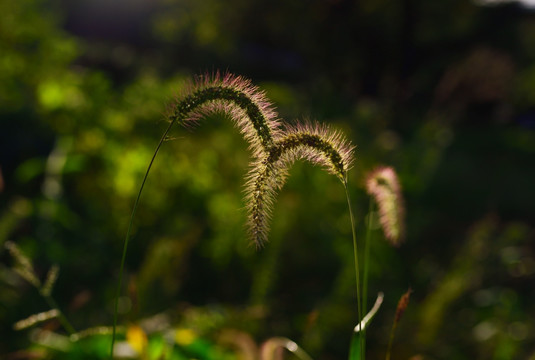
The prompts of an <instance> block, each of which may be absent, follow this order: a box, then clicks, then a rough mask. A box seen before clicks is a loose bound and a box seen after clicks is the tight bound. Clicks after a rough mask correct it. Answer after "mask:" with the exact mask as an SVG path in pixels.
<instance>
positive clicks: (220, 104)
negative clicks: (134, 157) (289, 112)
mask: <svg viewBox="0 0 535 360" xmlns="http://www.w3.org/2000/svg"><path fill="white" fill-rule="evenodd" d="M216 112H220V113H224V114H227V115H228V116H230V117H231V119H232V120H233V122H234V123H235V125H236V126H237V127H238V129H239V130H240V132H241V133H242V134H243V135H244V137H245V139H246V140H247V141H248V142H249V144H250V147H251V149H252V150H253V154H254V155H258V154H260V153H262V152H263V151H265V150H266V149H268V148H270V147H271V146H272V145H273V141H274V138H275V137H276V136H277V135H278V134H279V132H280V130H279V127H280V121H279V119H278V115H277V113H276V112H275V110H274V107H273V105H272V104H271V102H270V101H269V100H268V99H267V98H266V96H265V93H264V92H263V91H262V90H260V89H259V88H258V87H256V86H254V85H253V84H251V82H250V81H249V80H247V79H245V78H243V77H241V76H236V75H232V74H225V75H221V74H219V73H215V74H213V75H204V76H199V77H197V78H196V79H195V80H194V81H193V82H191V83H190V84H188V86H186V87H185V90H184V91H182V93H181V94H180V95H179V96H178V97H177V98H176V101H175V102H174V103H173V104H172V106H171V107H170V108H169V109H168V114H167V116H168V118H169V119H170V120H171V121H172V122H177V123H179V124H182V125H184V126H189V125H191V124H195V123H197V122H198V121H199V120H200V119H202V118H204V117H206V116H207V115H210V114H212V113H216Z"/></svg>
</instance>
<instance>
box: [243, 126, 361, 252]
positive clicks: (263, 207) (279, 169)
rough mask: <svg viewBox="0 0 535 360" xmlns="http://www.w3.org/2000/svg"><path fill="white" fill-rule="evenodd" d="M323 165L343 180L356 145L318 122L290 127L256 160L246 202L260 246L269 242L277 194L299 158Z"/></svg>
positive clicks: (252, 232) (251, 232) (253, 238)
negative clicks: (271, 219) (270, 224)
mask: <svg viewBox="0 0 535 360" xmlns="http://www.w3.org/2000/svg"><path fill="white" fill-rule="evenodd" d="M300 159H303V160H308V161H309V162H311V163H312V164H314V165H318V166H321V167H322V168H323V169H324V170H326V171H327V172H329V173H331V174H333V175H335V176H336V177H338V178H339V179H340V180H341V181H342V182H344V181H345V177H346V174H347V171H348V169H349V167H350V166H351V163H352V161H353V147H352V146H351V145H350V143H349V142H348V141H347V140H345V139H344V138H343V136H342V135H341V134H340V133H339V132H337V131H333V130H330V129H329V128H328V127H325V126H320V125H317V124H302V125H296V126H294V127H287V128H286V129H285V131H284V135H281V136H280V137H279V138H277V140H276V141H275V143H274V144H273V146H272V147H271V148H270V149H269V152H268V154H266V155H265V156H264V157H263V158H260V159H257V160H256V161H255V162H254V163H253V166H252V167H251V170H250V172H249V175H248V181H247V185H246V203H247V207H248V210H249V221H248V223H249V233H250V236H251V238H252V240H253V241H254V243H255V244H256V246H257V247H261V246H263V244H264V243H265V242H266V241H267V233H268V231H269V225H268V223H269V220H270V218H271V212H272V208H273V204H274V202H275V196H276V193H277V191H279V190H280V189H281V188H282V186H283V185H284V183H285V181H286V177H287V174H288V169H289V168H290V167H291V165H292V164H293V163H294V162H295V161H296V160H300Z"/></svg>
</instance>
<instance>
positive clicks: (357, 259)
mask: <svg viewBox="0 0 535 360" xmlns="http://www.w3.org/2000/svg"><path fill="white" fill-rule="evenodd" d="M344 188H345V190H346V198H347V207H348V209H349V217H350V219H351V232H352V235H353V257H354V261H355V278H356V284H357V312H358V324H360V322H361V320H362V308H361V304H360V299H361V297H360V272H359V257H358V248H357V233H356V231H355V218H354V216H353V210H352V208H351V200H350V198H349V187H348V186H347V179H344ZM360 349H361V350H360V352H361V357H360V358H361V359H362V360H365V358H364V338H363V337H360Z"/></svg>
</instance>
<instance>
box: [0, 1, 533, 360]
mask: <svg viewBox="0 0 535 360" xmlns="http://www.w3.org/2000/svg"><path fill="white" fill-rule="evenodd" d="M532 11H533V10H530V9H526V8H522V7H521V6H520V5H518V4H516V3H512V4H506V5H500V6H495V7H483V6H478V5H476V4H475V3H470V2H466V1H461V0H440V1H432V2H418V1H415V0H403V1H399V2H395V3H392V2H387V1H373V0H366V1H358V2H354V1H349V0H339V1H324V0H312V1H306V2H293V1H290V2H288V1H281V0H276V1H245V0H228V1H226V2H225V3H224V4H223V3H222V2H218V1H214V0H203V1H197V0H180V1H178V0H177V1H173V0H158V1H143V0H135V1H126V0H121V1H115V2H106V1H101V0H98V1H94V0H91V1H90V0H80V1H76V2H68V1H59V0H20V1H7V0H2V1H0V169H1V171H0V177H1V180H0V244H3V243H4V242H5V241H7V240H11V241H13V242H15V243H17V244H18V245H19V247H20V248H21V249H22V250H23V251H24V253H25V254H26V255H27V256H29V257H30V258H31V259H32V261H33V263H34V266H35V269H36V271H37V273H38V274H40V275H41V278H44V277H45V276H46V272H47V271H48V269H49V268H50V266H51V265H52V264H56V263H57V264H59V265H60V268H61V271H60V274H59V279H58V282H57V284H56V286H55V289H54V294H53V295H54V297H55V298H56V300H57V302H58V303H59V304H60V305H61V306H62V308H63V310H64V311H65V313H66V315H67V316H68V317H69V319H70V320H71V322H72V323H73V324H74V326H75V327H76V328H77V330H83V329H86V328H89V327H93V326H100V325H110V324H111V321H112V308H113V296H114V288H115V286H116V281H117V277H118V268H119V259H120V254H121V249H122V241H123V239H124V235H125V232H126V226H127V222H128V218H129V215H130V212H131V207H132V205H133V201H134V197H135V195H136V192H137V189H138V186H139V184H140V182H141V179H142V176H143V173H144V171H145V169H146V166H147V164H148V162H149V160H150V157H151V155H152V152H153V151H154V147H155V146H156V143H157V140H158V138H159V136H160V135H161V133H162V132H163V129H164V127H165V124H164V116H163V114H164V113H165V109H166V106H167V105H168V104H169V103H170V101H172V99H173V97H174V96H175V95H176V94H179V93H180V91H181V89H182V88H183V87H184V86H186V83H187V81H188V79H190V78H191V77H192V76H193V75H194V74H196V73H199V72H200V73H202V72H204V71H208V72H210V71H212V70H215V69H220V70H229V71H232V72H234V73H237V74H241V75H245V76H247V77H249V78H251V79H252V81H253V83H255V84H256V85H258V86H260V87H261V88H262V89H264V90H265V91H266V92H267V96H268V97H269V98H270V99H271V100H272V101H273V102H274V103H275V105H276V106H277V108H278V111H279V112H280V114H281V116H283V117H284V118H285V119H287V121H292V119H294V118H312V119H317V120H319V121H321V122H325V123H331V124H333V125H334V126H336V127H337V128H340V129H341V130H342V131H344V133H345V134H346V135H347V137H348V138H350V139H351V140H352V141H353V143H355V144H356V145H357V152H356V155H357V162H356V164H355V165H354V169H353V170H352V171H351V172H350V179H349V180H350V187H351V189H350V190H351V195H352V200H353V201H354V203H355V207H356V217H357V228H358V236H359V239H363V238H364V234H365V226H364V224H365V221H364V220H365V218H366V215H367V214H366V213H367V211H368V202H369V199H368V198H367V196H366V195H365V192H364V189H363V178H364V177H363V175H364V173H365V172H366V171H368V170H370V169H371V168H372V167H373V166H375V165H377V164H387V165H392V166H394V167H395V168H396V169H397V171H398V173H399V176H400V179H401V182H402V185H403V188H404V195H405V199H406V207H407V222H408V223H407V228H408V234H407V240H406V243H405V244H403V245H402V246H401V247H400V248H399V249H393V248H391V247H389V246H388V244H387V243H386V242H384V241H382V240H381V239H380V238H381V236H379V232H378V230H376V231H377V234H376V236H374V239H375V240H377V241H374V243H373V244H372V249H371V255H372V262H371V265H370V276H371V280H370V287H371V288H370V291H369V294H370V297H371V298H374V297H375V294H376V293H377V292H378V291H383V292H384V293H385V303H384V304H383V306H382V309H381V311H380V312H379V313H378V314H377V317H376V319H375V320H374V323H373V324H372V326H371V327H370V329H369V331H368V335H367V340H368V344H367V351H368V355H369V358H370V359H374V358H381V357H382V356H384V351H385V348H386V344H387V341H388V333H389V330H390V326H391V324H392V319H393V316H394V312H395V306H396V304H397V300H398V298H399V296H401V294H403V292H404V291H405V290H406V289H407V287H408V286H410V287H412V289H413V290H414V293H413V295H412V296H411V303H410V305H409V308H408V309H407V311H406V314H405V315H404V318H403V320H402V322H401V324H400V325H399V328H398V330H397V335H396V336H397V340H396V341H395V343H394V347H393V356H392V357H393V358H410V357H411V356H417V355H420V356H422V357H423V358H424V359H446V358H447V359H473V358H489V359H490V358H492V359H511V358H529V356H534V355H533V354H534V352H535V337H534V335H533V334H535V322H534V321H533V319H534V318H535V305H534V304H535V290H534V288H533V286H532V285H533V280H534V277H535V247H534V240H535V236H534V234H535V232H534V227H533V225H534V224H535V212H534V211H533V200H534V199H535V191H534V186H533V184H535V168H534V167H533V165H532V164H533V157H534V155H535V107H534V105H535V95H534V94H535V83H534V82H533V81H532V79H533V78H534V76H535V75H534V74H535V45H534V44H535V42H534V41H532V40H533V39H535V19H534V18H533V13H532ZM246 147H247V146H246V144H245V142H244V141H243V140H242V139H241V137H240V135H239V134H238V133H237V132H236V131H235V129H233V128H232V126H231V125H230V122H229V121H228V119H227V118H226V117H225V116H223V115H222V116H214V117H211V118H208V119H205V120H204V121H203V122H202V123H201V125H200V126H199V128H197V129H195V130H194V131H191V130H189V129H179V128H176V129H174V130H173V133H172V139H170V140H169V141H167V142H166V143H165V144H164V148H163V149H162V151H161V153H160V154H159V156H158V158H157V161H156V163H155V166H154V168H153V170H152V173H151V175H150V177H149V180H148V183H147V186H146V188H145V191H144V194H143V197H142V199H141V205H140V208H139V211H138V214H137V217H136V220H135V231H134V237H133V239H132V240H133V241H132V242H131V245H130V248H129V251H128V257H127V272H128V281H127V282H126V286H125V289H124V291H123V294H124V298H123V299H122V300H123V301H122V302H121V304H123V305H124V306H122V307H121V309H122V313H121V319H120V320H121V322H122V323H139V322H141V321H143V319H147V318H151V317H152V316H153V315H155V314H159V313H164V314H165V315H166V316H168V317H170V319H171V320H170V322H171V323H172V324H173V325H175V324H182V325H183V326H185V327H188V328H192V329H195V330H196V331H197V332H198V333H199V334H201V335H202V336H204V337H206V338H207V339H212V340H211V341H216V339H217V334H219V333H220V332H221V331H222V330H224V329H229V328H230V329H237V330H240V331H242V332H245V333H247V334H250V336H251V337H252V338H253V339H255V341H256V342H258V343H261V342H262V341H264V340H265V339H267V338H270V337H273V336H285V337H289V338H291V339H293V340H295V341H296V342H297V343H299V344H300V345H301V346H302V347H303V348H304V349H305V350H306V351H307V352H308V353H309V354H310V355H311V356H312V357H313V358H318V359H319V358H321V359H335V358H336V359H339V358H344V357H346V356H347V354H348V351H349V344H350V340H351V333H352V329H353V327H354V326H355V325H356V322H357V316H356V302H355V297H356V293H355V289H354V272H353V264H352V262H353V260H352V248H351V240H350V236H351V231H350V226H349V218H348V214H347V210H346V204H345V197H344V192H343V188H342V186H340V184H339V182H338V181H337V180H336V179H335V178H334V177H332V176H329V175H328V174H324V173H323V172H321V171H320V170H318V169H316V168H312V167H310V165H309V164H297V165H296V166H294V167H293V168H292V170H291V176H290V177H289V181H288V183H287V184H286V186H285V188H284V189H283V191H282V192H281V193H280V195H279V197H278V200H277V204H276V205H275V211H274V216H273V221H272V230H271V232H270V238H271V240H270V243H269V244H268V245H267V246H266V247H265V248H264V249H262V250H261V251H258V252H257V251H255V249H254V247H252V246H250V244H249V243H248V240H247V238H246V234H245V229H244V225H243V224H244V221H245V214H244V203H243V197H242V195H243V194H242V186H243V184H244V182H245V181H244V179H243V176H244V175H245V174H246V173H247V164H248V162H249V155H248V151H247V148H246ZM12 265H13V259H11V258H10V257H9V255H8V254H7V252H6V251H5V250H4V248H3V247H2V248H1V250H0V324H1V325H0V338H1V339H2V340H1V341H0V357H2V358H8V359H11V358H17V357H16V356H17V355H16V352H17V351H21V350H24V349H31V346H32V345H31V344H32V336H30V335H31V332H30V331H28V330H26V331H19V332H16V331H15V330H13V328H12V324H14V323H15V322H16V321H18V320H20V319H23V318H26V317H28V316H30V315H32V314H34V313H38V312H41V311H45V310H47V305H46V303H44V302H43V301H42V300H40V298H39V296H38V294H37V293H36V291H35V290H34V289H33V288H32V287H31V286H29V284H26V283H25V282H24V280H22V279H21V278H20V277H18V276H17V275H16V273H14V271H13V269H12ZM368 303H371V300H370V301H368ZM58 326H59V325H58V324H56V323H55V322H53V321H52V322H50V323H49V324H47V327H48V329H49V330H56V331H58V332H61V331H62V330H61V329H59V328H58ZM95 341H96V340H95Z"/></svg>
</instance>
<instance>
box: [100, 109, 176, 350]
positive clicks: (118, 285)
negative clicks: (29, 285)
mask: <svg viewBox="0 0 535 360" xmlns="http://www.w3.org/2000/svg"><path fill="white" fill-rule="evenodd" d="M175 122H176V119H173V120H172V121H171V122H170V123H169V126H168V127H167V129H166V130H165V132H164V133H163V135H162V138H161V139H160V141H159V142H158V146H156V149H155V150H154V154H153V155H152V159H151V160H150V163H149V166H148V167H147V171H146V172H145V176H144V177H143V181H142V182H141V186H140V188H139V192H138V194H137V197H136V201H135V202H134V207H133V208H132V214H131V215H130V221H129V223H128V230H127V231H126V237H125V239H124V245H123V255H122V258H121V267H120V270H119V282H118V284H117V293H116V296H115V306H114V311H113V332H112V336H111V349H110V359H113V347H114V345H115V334H116V328H117V311H118V307H119V296H120V295H121V287H122V283H123V272H124V264H125V260H126V249H127V248H128V242H129V240H130V233H131V231H132V225H133V223H134V216H135V215H136V210H137V206H138V204H139V199H140V198H141V193H142V192H143V188H144V187H145V182H146V181H147V177H148V176H149V172H150V169H151V168H152V164H153V163H154V159H156V155H157V154H158V151H160V148H161V147H162V144H163V142H164V141H165V138H166V137H167V134H168V133H169V130H171V127H172V126H173V125H174V123H175Z"/></svg>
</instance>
